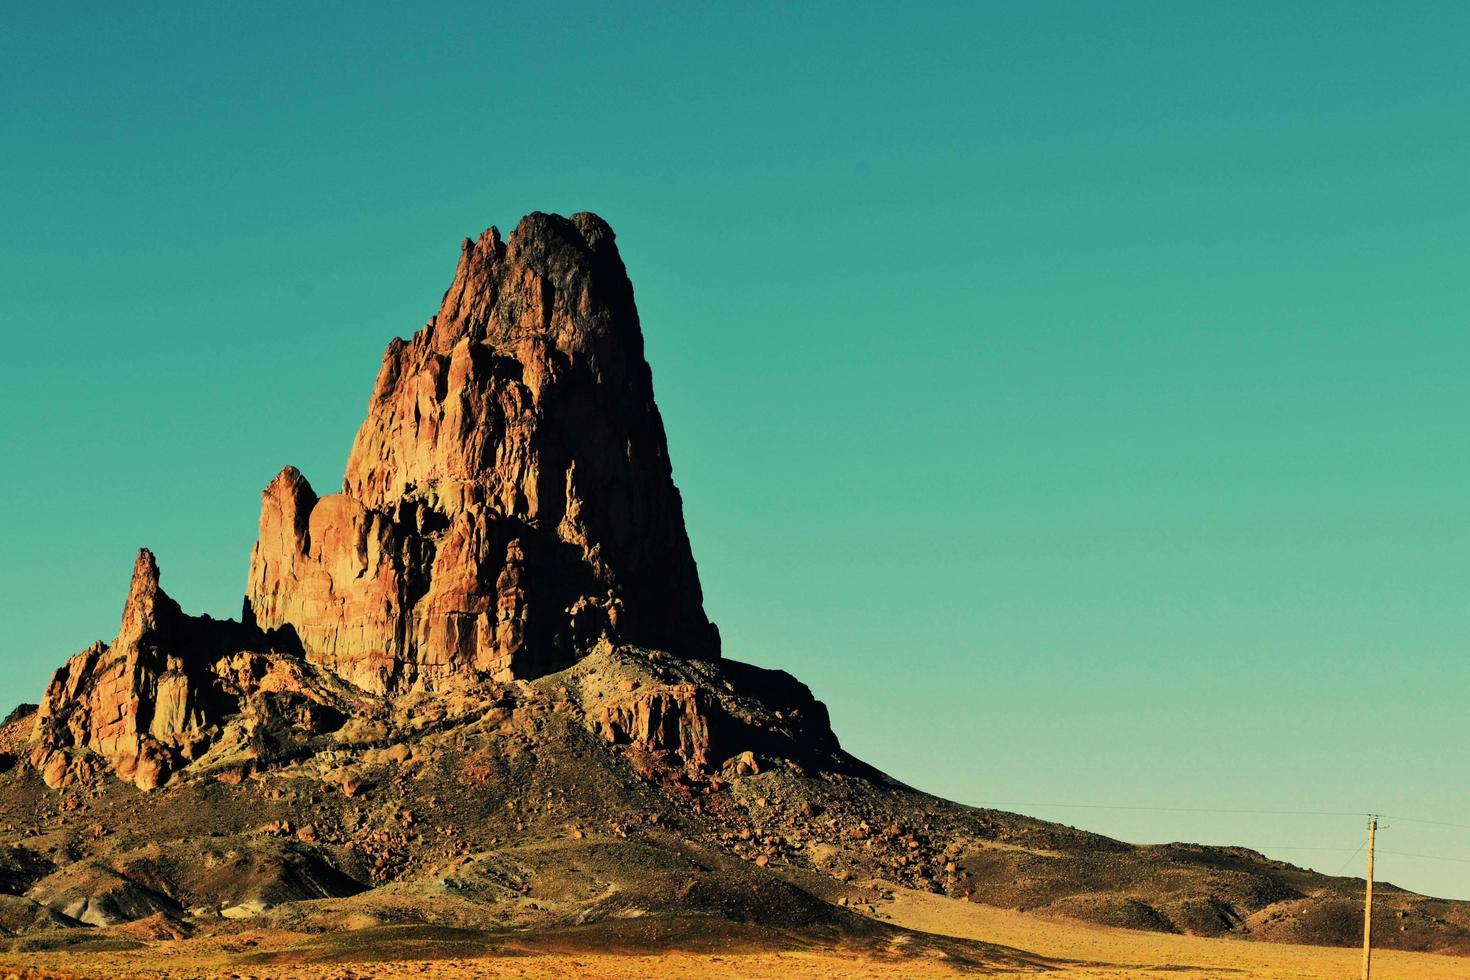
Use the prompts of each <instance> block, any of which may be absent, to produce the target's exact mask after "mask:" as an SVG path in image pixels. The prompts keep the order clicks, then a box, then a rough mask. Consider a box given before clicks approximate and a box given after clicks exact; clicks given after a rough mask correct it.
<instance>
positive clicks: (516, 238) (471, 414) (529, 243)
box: [247, 213, 719, 693]
mask: <svg viewBox="0 0 1470 980" xmlns="http://www.w3.org/2000/svg"><path fill="white" fill-rule="evenodd" d="M247 606H248V611H249V615H251V616H253V618H254V621H255V622H257V623H258V624H260V625H261V626H263V627H285V626H290V627H292V628H293V629H294V630H295V631H296V634H297V635H298V636H299V637H300V639H301V643H302V646H303V648H304V650H305V652H306V656H307V657H308V658H309V659H310V660H312V661H313V662H315V663H318V664H321V665H322V666H324V667H326V668H328V669H329V670H331V671H333V672H334V673H336V674H337V675H339V676H341V677H343V678H344V679H346V680H348V681H350V682H351V683H352V684H354V685H356V686H358V687H360V688H362V689H364V690H366V691H371V692H377V693H392V692H396V691H405V690H435V689H440V688H443V687H444V686H446V685H448V684H451V683H454V682H456V681H462V680H464V679H465V678H467V677H488V678H492V679H496V680H507V679H511V678H528V677H535V676H539V675H541V674H544V673H547V672H549V671H551V670H555V669H559V668H560V667H564V666H566V665H567V664H569V663H571V662H573V661H574V660H576V659H577V658H578V657H580V656H582V655H584V654H585V653H587V652H588V651H589V650H591V649H592V648H593V647H594V646H595V645H596V644H597V643H598V642H599V641H602V640H607V641H609V642H612V643H614V644H618V643H633V644H638V645H642V646H648V647H655V648H659V649H664V650H670V651H673V652H675V653H678V654H680V655H682V656H688V657H695V658H711V657H717V656H718V655H719V638H718V634H717V632H716V630H715V627H714V626H713V624H711V623H710V622H709V621H708V620H707V619H706V617H705V615H704V610H703V598H702V594H701V591H700V585H699V576H698V573H697V571H696V569H695V565H694V559H693V557H692V556H691V553H690V548H689V540H688V537H687V536H686V534H685V531H684V519H683V506H682V503H681V501H680V498H679V492H678V490H677V488H676V487H675V486H674V483H673V479H672V476H671V473H670V467H669V458H668V449H667V445H666V442H665V438H664V429H663V422H662V420H661V419H660V417H659V413H658V409H657V407H656V406H655V405H654V401H653V384H652V379H651V374H650V372H649V368H648V364H647V363H646V362H645V361H644V359H643V337H642V333H641V332H640V330H639V324H638V313H637V310H636V308H635V306H634V303H633V290H632V286H631V284H630V283H629V282H628V277H627V274H626V272H625V271H624V268H623V263H622V260H621V258H619V256H618V252H617V247H616V246H615V245H614V242H613V233H612V230H611V229H610V228H608V226H607V225H606V224H605V223H604V222H603V221H602V219H600V218H598V217H596V216H595V215H591V214H577V215H573V216H572V217H571V218H570V219H568V218H562V217H558V216H555V215H547V214H539V213H538V214H532V215H529V216H527V217H526V218H524V219H522V221H521V223H520V224H519V226H518V227H517V228H516V230H515V232H514V233H512V234H511V236H510V238H509V240H507V241H501V238H500V233H499V232H498V231H497V230H496V229H494V228H491V229H490V230H488V231H486V232H485V233H484V234H483V235H481V236H480V238H479V240H478V241H474V242H471V241H470V240H469V239H466V240H465V242H464V247H463V251H462V254H461V256H460V260H459V267H458V269H457V270H456V272H455V276H454V281H453V282H452V283H451V284H450V287H449V290H448V291H447V292H446V293H445V294H444V301H443V304H442V305H441V307H440V309H439V312H438V314H437V315H435V316H434V317H433V318H432V319H431V320H430V321H429V323H428V324H427V325H426V326H425V327H424V328H423V329H422V330H420V331H419V332H418V333H417V334H415V335H414V336H413V338H412V339H411V340H409V341H407V342H405V341H402V340H394V341H393V342H392V343H391V344H389V345H388V350H387V352H386V354H385V355H384V358H383V368H382V370H381V372H380V373H379V375H378V380H377V384H376V385H375V387H374V389H373V394H372V398H371V399H370V401H369V403H368V415H367V419H366V420H365V421H364V422H363V424H362V427H361V428H360V429H359V430H358V433H357V438H356V440H355V442H354V443H353V447H352V453H351V456H350V458H349V460H348V463H347V474H346V479H345V480H344V481H343V488H342V492H341V493H339V494H332V495H329V496H326V497H322V498H320V499H318V498H317V495H316V494H315V492H314V491H313V490H312V488H311V487H310V486H309V485H308V484H307V482H306V480H305V478H304V477H302V476H301V474H300V473H298V472H297V471H296V470H294V469H291V468H289V467H288V468H287V469H285V470H283V471H282V472H281V474H280V475H279V476H277V477H276V479H275V480H273V481H272V482H271V484H270V486H268V487H267V488H266V490H265V493H264V500H263V503H262V508H261V518H260V539H259V541H258V543H257V544H256V546H255V550H254V553H253V554H252V556H251V563H250V578H249V587H248V593H247Z"/></svg>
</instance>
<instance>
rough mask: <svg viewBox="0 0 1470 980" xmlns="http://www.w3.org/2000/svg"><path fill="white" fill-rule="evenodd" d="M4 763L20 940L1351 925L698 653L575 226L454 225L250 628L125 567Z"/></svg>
mask: <svg viewBox="0 0 1470 980" xmlns="http://www.w3.org/2000/svg"><path fill="white" fill-rule="evenodd" d="M0 769H3V772H0V933H4V934H8V935H9V936H11V937H12V938H11V939H9V940H8V942H10V943H11V947H12V949H13V950H25V949H35V948H55V947H57V946H68V945H70V946H79V947H80V948H85V946H86V944H88V943H99V942H101V943H109V944H113V945H112V946H110V947H109V948H117V946H116V944H118V943H121V944H123V945H124V947H125V946H126V944H127V943H130V942H142V941H145V940H147V941H157V940H159V939H160V937H164V938H167V937H178V938H182V937H187V936H189V935H198V934H203V935H211V936H213V935H229V934H231V931H232V930H238V929H240V928H242V925H241V924H242V923H254V924H257V925H259V924H262V923H265V924H270V925H273V926H278V927H281V928H287V929H299V930H302V931H322V930H362V929H367V928H369V927H381V926H384V925H394V924H405V923H407V924H418V925H422V926H426V927H427V926H434V927H441V926H442V927H466V926H471V925H473V926H474V927H475V928H484V927H485V924H486V923H490V924H492V925H493V926H494V927H495V928H502V929H522V930H524V929H527V928H531V927H535V928H537V929H543V930H544V929H552V928H560V929H566V928H573V927H576V928H581V927H586V926H590V925H593V924H598V923H601V924H604V925H606V926H607V927H609V928H611V927H613V926H617V927H618V928H623V926H619V925H618V924H620V923H621V924H624V925H626V924H627V923H630V922H643V921H654V920H657V921H666V922H675V921H682V922H688V921H691V920H693V921H699V922H702V923H704V925H702V926H700V927H699V929H698V930H695V931H694V932H692V933H690V934H691V935H693V934H694V933H697V932H699V931H701V930H702V931H705V932H707V931H708V930H709V929H710V928H713V926H712V925H710V924H711V923H723V924H724V926H722V928H723V927H725V926H731V925H732V924H739V923H743V924H745V925H747V926H759V927H761V928H762V929H767V930H772V932H771V935H776V934H777V933H778V932H779V933H780V934H781V935H783V936H787V937H788V938H789V937H790V936H791V935H792V930H796V931H799V932H801V933H802V934H803V935H806V936H808V937H811V936H825V937H827V938H829V939H832V940H833V941H837V940H838V939H840V940H841V941H843V942H861V943H869V944H876V945H877V946H884V944H890V945H894V946H895V948H898V947H902V948H905V949H909V950H912V951H916V952H918V951H924V950H927V951H929V952H931V953H932V952H935V951H936V950H938V951H939V952H942V953H943V955H945V956H946V957H950V958H952V959H954V961H955V962H966V963H974V964H976V965H985V964H989V965H997V964H1001V963H1012V964H1016V963H1021V962H1023V960H1024V957H1022V958H1021V959H1016V958H1015V957H1016V956H1018V955H1019V954H1017V953H1016V951H1003V950H997V949H994V948H986V947H983V945H982V944H970V945H968V946H965V945H964V944H960V945H956V942H957V941H944V942H941V941H940V940H937V939H935V938H934V937H927V938H926V937H922V936H913V935H900V932H901V931H900V930H896V929H894V927H891V926H888V925H886V924H885V923H884V922H883V915H884V913H883V907H884V901H885V897H886V896H888V895H890V894H891V890H892V888H893V887H894V886H895V885H902V886H908V887H914V888H920V889H924V890H927V891H931V892H935V893H939V894H943V895H948V896H951V897H953V898H955V899H957V900H969V901H977V902H985V903H990V904H995V905H1001V906H1005V907H1008V908H1021V909H1026V910H1030V911H1036V912H1038V913H1041V914H1047V915H1062V916H1071V917H1077V918H1082V919H1086V920H1089V921H1094V922H1103V923H1108V924H1114V925H1123V926H1129V927H1134V928H1142V929H1154V930H1163V931H1176V932H1191V933H1201V934H1207V935H1237V936H1242V937H1247V938H1255V939H1267V940H1284V941H1293V942H1319V943H1350V942H1353V941H1355V934H1356V929H1357V918H1356V917H1357V915H1358V912H1357V909H1358V905H1357V895H1358V890H1357V884H1356V883H1355V882H1353V881H1350V880H1346V879H1335V878H1328V877H1325V876H1321V875H1316V874H1313V873H1310V872H1307V871H1304V870H1302V869H1299V868H1295V867H1292V866H1290V865H1286V864H1282V863H1279V862H1273V861H1270V860H1267V859H1266V858H1264V857H1263V856H1261V855H1259V854H1256V853H1254V852H1250V851H1246V850H1242V849H1237V848H1212V847H1204V846H1198V845H1182V844H1175V845H1165V846H1157V847H1137V846H1133V845H1128V844H1124V843H1121V842H1118V841H1113V840H1109V839H1106V838H1102V837H1098V836H1095V835H1091V834H1087V833H1083V832H1080V831H1076V830H1073V829H1071V828H1067V827H1061V826H1058V825H1054V824H1047V823H1043V822H1040V821H1035V820H1030V819H1028V818H1025V817H1019V816H1015V815H1012V814H1006V813H999V812H995V811H985V810H975V809H971V808H967V807H961V806H958V805H955V804H951V803H948V802H945V801H943V800H939V799H935V798H933V797H930V796H927V795H925V794H922V793H919V792H917V791H915V790H912V789H910V788H908V787H906V786H903V785H901V784H899V783H897V782H895V781H893V780H891V779H889V778H888V777H886V776H884V775H883V774H882V773H879V772H877V771H875V770H873V769H871V768H870V767H868V766H865V765H864V764H863V763H861V762H860V761H858V760H856V759H854V758H852V757H851V756H849V755H847V754H846V753H845V752H844V751H843V750H842V749H841V747H840V745H839V743H838V740H837V737H836V736H835V735H834V734H833V732H832V731H831V728H830V726H829V724H828V719H827V713H826V710H825V708H824V707H823V706H822V704H821V703H820V702H819V701H817V700H815V699H814V698H813V697H812V695H811V692H809V691H808V690H807V688H806V687H805V686H803V685H802V684H800V683H799V682H797V681H796V680H795V679H793V678H792V677H790V676H789V675H787V674H784V673H782V672H779V671H769V670H763V669H759V668H755V667H751V666H748V665H745V664H742V663H739V662H737V661H734V660H730V659H726V658H723V657H722V656H721V653H720V649H719V638H718V633H717V631H716V629H715V627H714V625H713V624H711V623H710V622H709V620H708V618H707V617H706V616H705V613H704V610H703V599H702V594H701V590H700V583H699V577H698V573H697V570H696V568H695V564H694V560H693V557H692V554H691V550H690V544H689V540H688V537H687V535H686V533H685V529H684V523H683V517H682V505H681V502H680V498H679V493H678V490H677V488H676V487H675V486H674V483H673V480H672V472H671V467H670V462H669V458H668V452H667V446H666V443H665V439H664V432H663V424H662V421H661V419H660V417H659V413H658V409H657V407H656V406H655V404H654V400H653V389H652V382H651V376H650V372H649V368H648V365H647V363H646V362H645V360H644V356H643V341H642V334H641V329H640V326H639V322H638V316H637V312H636V309H635V307H634V303H633V293H632V287H631V286H630V284H629V282H628V278H627V275H626V273H625V271H624V268H623V264H622V261H621V259H620V258H619V256H618V252H617V248H616V245H615V243H614V238H613V233H612V231H611V230H610V229H609V228H608V226H607V225H606V224H605V223H604V222H603V221H602V220H601V219H599V218H597V217H595V216H593V215H590V214H579V215H574V216H572V217H571V218H561V217H557V216H553V215H545V214H533V215H529V216H528V217H526V218H524V219H522V221H521V222H520V224H519V225H518V226H517V228H516V229H515V231H514V232H513V233H512V234H511V235H510V237H509V238H508V239H505V240H502V239H501V236H500V234H499V233H498V232H497V231H496V230H495V229H493V228H492V229H490V230H489V231H487V232H486V233H485V234H483V235H481V236H480V237H479V239H477V240H475V241H470V240H468V239H467V240H466V241H465V242H464V246H463V249H462V252H461V256H460V260H459V266H458V269H457V270H456V273H455V276H454V281H453V282H452V284H451V285H450V288H449V290H448V291H447V292H446V293H445V296H444V300H443V302H442V304H441V306H440V309H439V312H438V313H437V314H436V315H435V316H434V317H433V318H431V319H430V320H429V322H428V323H427V325H425V326H424V327H423V329H421V330H420V331H418V332H417V333H416V334H414V335H413V337H412V338H411V339H410V340H407V341H403V340H394V341H393V342H392V343H391V344H389V346H388V350H387V352H386V354H385V356H384V360H383V367H382V370H381V371H380V373H379V375H378V379H377V383H376V385H375V386H374V389H373V393H372V396H371V398H370V400H369V403H368V412H367V418H366V420H365V421H364V422H363V425H362V427H361V429H360V430H359V431H358V434H357V438H356V440H355V442H354V444H353V448H352V452H351V456H350V458H349V461H348V465H347V472H346V478H345V479H344V481H343V487H342V490H341V492H339V493H333V494H328V495H326V496H318V495H317V493H316V491H315V490H313V488H312V487H311V486H310V485H309V484H308V483H307V481H306V479H305V478H304V477H303V476H302V475H301V474H300V473H299V472H297V471H296V470H295V469H292V468H290V467H287V468H286V469H284V470H282V471H281V473H280V475H278V476H277V477H276V478H275V479H274V480H272V481H271V483H270V484H269V486H267V487H266V489H265V491H264V494H263V499H262V507H261V515H260V537H259V540H258V541H257V543H256V545H255V548H254V550H253V552H252V554H251V556H250V564H249V574H248V580H247V586H246V594H245V600H244V615H243V616H242V619H241V621H239V622H221V621H217V620H213V619H210V618H208V617H195V616H190V615H188V614H187V613H185V612H184V611H183V610H182V609H180V608H179V606H178V604H177V603H176V602H174V601H173V600H172V599H170V598H169V597H168V595H167V593H166V592H165V590H164V588H163V584H162V577H161V574H160V570H159V568H158V564H157V562H156V561H155V560H154V557H153V555H152V554H151V553H149V552H148V551H146V550H145V551H142V552H140V553H139V555H138V556H137V559H136V562H135V564H134V568H133V575H132V580H131V584H130V587H129V589H128V594H127V598H126V600H125V602H124V605H123V614H122V623H121V626H120V628H119V630H118V633H117V636H116V637H115V638H114V639H113V640H112V641H111V642H110V643H106V642H98V643H96V644H93V645H92V646H91V647H89V648H87V649H86V650H84V651H82V652H81V653H79V654H77V655H76V656H74V657H72V658H71V660H69V661H68V662H67V663H66V664H65V665H63V666H62V667H61V668H60V669H59V670H58V671H57V672H56V674H55V676H54V677H53V679H52V681H51V683H50V684H49V685H48V687H47V689H46V691H45V692H44V694H43V697H42V699H41V703H40V704H39V706H37V707H34V708H32V707H29V706H27V707H23V708H21V709H18V710H17V711H16V712H15V713H13V714H12V715H11V716H10V717H9V718H8V719H7V720H6V721H5V723H4V724H3V726H0ZM1379 894H1380V896H1381V898H1380V899H1379V901H1378V902H1377V903H1376V905H1375V908H1376V909H1378V910H1379V914H1380V915H1381V917H1382V918H1381V923H1380V925H1379V928H1378V933H1379V936H1380V941H1381V943H1382V944H1383V945H1387V946H1398V947H1401V948H1409V949H1434V950H1448V951H1457V952H1462V953H1470V907H1467V906H1466V905H1465V904H1463V903H1452V902H1443V901H1436V900H1431V899H1426V898H1422V897H1420V896H1415V895H1411V894H1409V893H1406V892H1402V891H1399V890H1396V889H1393V888H1392V887H1391V886H1390V887H1385V888H1383V889H1382V890H1381V891H1380V892H1379ZM629 928H631V927H629ZM635 931H636V930H635ZM834 937H835V938H834ZM783 941H785V940H783ZM792 941H794V940H792ZM803 941H806V940H803ZM936 944H937V945H936ZM962 946H963V948H961V947H962ZM1008 957H1009V958H1010V959H1008ZM1025 962H1027V963H1033V961H1031V960H1025ZM1033 965H1034V963H1033Z"/></svg>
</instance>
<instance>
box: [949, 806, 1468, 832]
mask: <svg viewBox="0 0 1470 980" xmlns="http://www.w3.org/2000/svg"><path fill="white" fill-rule="evenodd" d="M970 805H971V806H975V807H980V808H982V809H990V810H998V809H1001V808H1002V807H1025V808H1027V809H1037V808H1041V807H1056V808H1061V809H1067V810H1138V811H1150V812H1154V813H1219V814H1234V815H1239V814H1255V815H1258V816H1270V817H1361V816H1364V815H1365V814H1363V813H1361V812H1360V811H1357V810H1228V809H1216V808H1213V807H1200V806H1130V805H1127V804H1122V803H972V804H970ZM1394 819H1396V820H1405V819H1408V818H1406V817H1395V818H1394ZM1421 822H1423V821H1421ZM1451 826H1455V825H1453V824H1452V825H1451ZM1466 829H1470V827H1467V828H1466Z"/></svg>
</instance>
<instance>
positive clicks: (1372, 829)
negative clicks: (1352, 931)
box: [1363, 815, 1378, 980]
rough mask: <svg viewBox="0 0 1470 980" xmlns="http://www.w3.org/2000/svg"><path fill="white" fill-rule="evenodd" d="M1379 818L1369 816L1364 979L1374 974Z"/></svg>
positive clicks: (1364, 907) (1364, 900)
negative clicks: (1375, 849)
mask: <svg viewBox="0 0 1470 980" xmlns="http://www.w3.org/2000/svg"><path fill="white" fill-rule="evenodd" d="M1377 832H1378V818H1377V817H1375V816H1371V815H1370V816H1369V817H1368V890H1367V892H1366V893H1365V894H1364V897H1363V980H1370V978H1371V977H1372V976H1373V835H1374V834H1375V833H1377Z"/></svg>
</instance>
